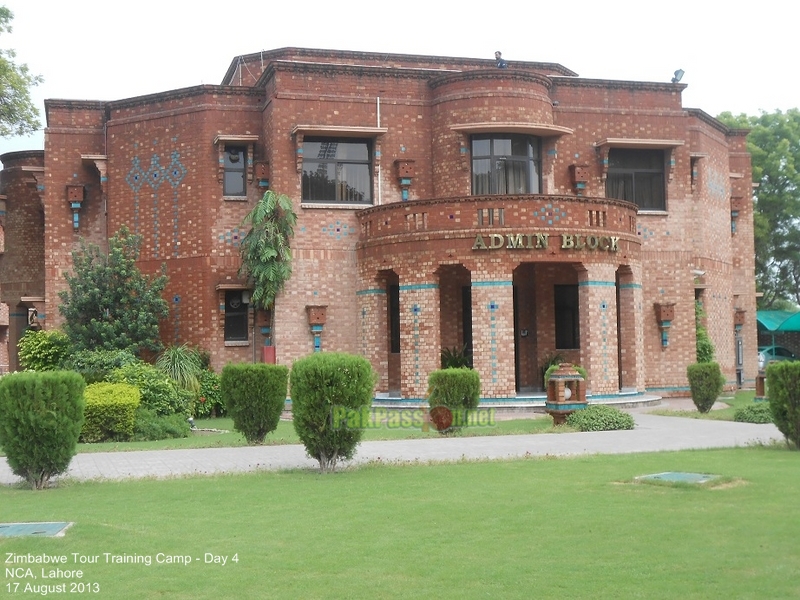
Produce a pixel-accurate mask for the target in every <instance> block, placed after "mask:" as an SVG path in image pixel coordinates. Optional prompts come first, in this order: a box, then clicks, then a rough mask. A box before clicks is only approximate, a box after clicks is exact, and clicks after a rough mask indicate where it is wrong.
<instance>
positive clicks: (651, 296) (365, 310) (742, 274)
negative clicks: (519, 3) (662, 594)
mask: <svg viewBox="0 0 800 600" xmlns="http://www.w3.org/2000/svg"><path fill="white" fill-rule="evenodd" d="M554 76H557V77H554ZM224 82H225V83H226V84H228V85H221V86H210V85H203V86H196V87H193V88H187V89H183V90H173V91H168V92H164V93H161V94H155V95H152V96H145V97H140V98H131V99H127V100H119V101H114V102H106V103H103V102H84V101H53V100H50V101H48V102H47V112H48V129H47V138H46V146H45V153H44V157H43V158H42V157H39V159H38V160H39V161H40V162H39V163H38V164H40V165H42V164H43V167H44V170H43V181H42V184H41V187H40V188H37V190H38V191H37V192H36V193H37V194H39V196H40V197H41V201H42V203H43V205H44V215H45V216H44V223H43V225H41V226H40V227H41V231H40V232H39V233H38V234H35V235H31V237H30V239H29V240H28V241H21V242H20V245H19V246H18V245H17V244H16V243H15V244H13V245H12V243H11V242H12V235H20V233H19V232H16V233H13V234H12V232H11V230H10V229H9V227H8V225H7V226H6V230H5V234H6V238H7V239H6V244H5V246H6V253H5V254H4V255H3V258H0V277H4V275H2V273H4V271H3V269H2V265H3V264H4V263H3V261H5V264H10V263H12V262H13V260H17V259H16V258H15V259H13V260H10V259H9V256H10V254H11V252H10V251H9V249H11V248H12V247H13V248H14V253H15V256H16V255H17V253H20V252H22V251H23V250H22V248H23V247H24V248H26V250H25V251H26V252H27V251H28V248H30V249H32V250H31V251H35V252H38V253H39V254H38V255H37V256H38V257H39V258H36V259H31V262H28V263H27V264H31V265H38V266H37V267H36V269H38V271H37V273H39V274H38V275H36V277H38V281H39V282H40V283H39V285H40V287H43V289H41V290H40V292H41V293H42V294H43V295H44V296H45V298H46V308H47V310H46V311H44V312H45V313H46V316H47V318H46V319H45V320H44V323H45V325H46V326H47V327H55V326H57V325H58V324H59V317H58V315H57V308H56V307H57V305H58V291H59V290H61V289H63V288H64V283H63V277H62V274H63V272H64V271H66V270H68V269H69V268H70V253H71V252H72V251H73V250H74V249H75V248H76V247H77V244H78V240H79V238H80V237H83V238H84V239H87V240H89V241H92V242H95V243H99V244H101V245H102V244H105V243H106V240H107V237H108V236H109V235H110V234H113V232H115V231H116V230H117V229H118V228H119V227H120V226H121V225H123V224H126V225H128V226H129V227H130V228H132V229H134V230H135V231H137V232H139V233H140V234H141V235H142V236H143V251H142V257H141V261H140V265H141V267H142V269H143V270H144V271H145V272H147V273H156V272H158V271H160V269H161V268H162V266H163V267H164V268H166V271H167V273H168V275H169V277H170V282H169V285H168V288H167V290H166V292H165V296H166V298H167V299H168V300H169V303H170V311H171V312H170V317H169V319H168V320H167V322H165V323H164V324H163V325H164V326H163V327H162V335H163V338H164V342H165V343H182V342H189V343H193V344H197V345H199V346H201V347H204V348H206V349H208V350H209V351H210V353H211V356H212V364H213V365H214V366H215V367H216V368H220V367H222V366H224V364H226V363H227V362H231V361H242V360H244V361H249V360H253V359H254V357H257V356H258V348H259V347H260V346H261V345H262V344H263V343H264V336H263V335H262V334H261V332H260V331H259V330H258V328H255V323H252V322H251V325H253V326H254V327H253V328H252V329H251V337H253V338H254V339H251V340H250V344H249V345H248V346H231V345H225V343H224V340H223V331H224V329H223V325H224V311H222V312H221V311H220V308H219V307H220V299H221V298H224V291H223V290H222V289H221V288H220V286H223V287H224V286H230V285H242V284H243V283H244V282H242V281H241V278H240V276H239V274H238V269H239V264H240V261H239V253H238V252H239V246H238V244H239V243H240V240H241V238H242V236H243V235H244V232H245V229H244V227H243V226H242V219H243V218H244V216H245V215H246V214H247V212H248V211H249V210H250V208H252V206H253V205H254V203H255V202H256V200H257V199H258V197H259V196H260V194H261V193H262V192H263V189H262V188H260V187H259V185H258V181H256V179H255V178H253V177H251V173H252V171H253V169H252V166H251V165H253V164H254V163H255V162H264V163H267V164H268V165H269V171H270V182H269V183H270V186H271V187H272V189H275V190H276V191H278V192H281V193H285V194H288V195H289V196H290V197H291V198H292V199H293V201H294V203H295V209H296V211H297V213H298V223H297V228H296V235H295V237H294V239H293V240H292V248H293V252H294V257H295V258H294V262H293V268H294V273H293V276H292V278H291V279H290V280H289V282H288V283H287V286H286V289H285V291H284V292H283V294H281V296H279V298H278V301H277V304H276V307H275V330H274V332H273V333H274V337H273V341H274V343H275V345H276V348H277V357H278V361H279V362H281V363H283V364H287V365H291V363H292V361H294V360H295V359H296V358H298V357H300V356H303V355H305V354H307V353H309V352H311V351H312V350H313V347H314V336H313V334H312V332H311V330H310V327H309V323H308V313H307V310H306V307H307V306H312V305H313V306H326V307H327V321H326V323H325V325H324V327H323V331H322V333H321V338H320V339H321V347H322V349H323V350H342V351H348V352H356V353H361V354H364V355H365V356H368V357H369V359H370V361H371V362H372V364H373V366H374V367H375V369H376V371H377V372H378V374H379V380H378V384H377V389H378V391H381V392H397V391H400V392H401V393H402V394H403V396H404V397H407V398H422V397H423V396H424V394H425V387H426V384H427V373H428V372H430V370H432V369H435V368H438V366H439V351H440V349H441V348H442V347H453V346H459V345H461V344H463V342H464V341H465V332H464V331H463V329H464V328H463V319H462V316H463V304H462V295H461V290H462V289H463V288H464V287H465V286H469V287H470V289H471V293H472V305H471V310H472V329H473V346H474V353H475V364H476V368H477V369H478V370H479V372H480V374H481V377H482V380H483V384H484V390H483V395H484V396H485V397H487V398H511V397H514V396H515V395H516V393H517V389H518V388H519V389H520V390H534V389H537V387H538V386H539V385H540V377H541V372H540V367H541V363H542V362H543V360H544V358H545V357H546V356H547V355H549V354H551V353H553V352H556V351H559V352H560V353H562V354H563V355H564V356H565V357H566V358H567V360H570V361H574V362H579V363H582V364H584V366H586V368H587V369H588V370H589V372H590V381H589V388H590V389H591V390H592V392H593V393H595V394H599V395H603V394H613V393H615V392H616V390H618V389H619V388H623V389H626V390H631V389H635V390H638V391H644V390H653V391H657V392H659V393H665V394H672V393H685V390H686V387H687V383H686V375H685V372H686V366H687V365H688V364H689V363H690V362H692V361H693V359H694V344H695V330H694V298H695V293H697V294H700V295H702V299H703V302H704V305H705V306H706V309H707V311H708V313H709V316H708V319H707V325H708V329H709V332H710V335H711V337H712V340H713V341H714V343H715V345H716V348H717V358H718V360H719V362H720V363H721V365H722V368H723V371H724V373H725V376H726V379H727V380H728V382H729V386H731V385H733V384H734V383H735V382H736V380H737V378H742V379H743V380H744V381H745V382H750V381H753V380H754V377H755V369H756V363H755V361H756V353H755V347H756V328H755V285H754V261H753V244H752V198H751V193H750V187H749V185H750V184H749V182H750V178H751V170H750V161H749V156H748V155H747V152H746V147H745V138H744V135H745V134H744V132H739V131H730V130H728V129H726V128H725V127H723V126H722V125H721V124H719V123H718V122H716V121H715V120H714V119H712V118H711V117H709V116H708V115H706V114H705V113H702V111H697V110H687V109H684V108H683V107H682V106H681V98H680V91H681V90H682V89H683V86H682V85H680V84H666V83H665V84H658V83H637V82H613V81H605V80H587V79H580V78H577V77H574V73H572V72H571V71H569V70H568V69H566V68H564V67H561V66H560V65H554V64H547V63H515V64H514V65H512V68H510V69H508V70H497V69H494V68H493V62H492V61H491V60H483V59H455V58H443V57H427V56H407V55H388V56H387V55H385V54H381V53H367V52H328V51H324V52H323V51H316V50H310V49H302V48H287V49H281V50H274V51H268V52H261V53H257V54H253V55H247V56H244V57H237V58H236V59H235V60H234V62H233V63H232V64H231V67H230V69H229V70H228V72H227V73H226V74H225V77H224ZM490 123H496V124H498V125H497V127H498V128H499V129H500V130H503V131H509V130H510V131H519V132H529V133H533V134H536V135H541V136H542V138H541V140H542V147H541V151H542V157H541V171H542V172H541V178H542V186H541V187H542V189H541V195H535V196H534V195H532V196H507V197H497V196H487V197H473V196H471V195H470V192H471V174H470V172H471V156H470V135H471V134H472V133H476V132H482V131H490V130H491V126H488V127H489V129H487V125H486V124H490ZM315 132H316V134H320V135H323V134H325V133H328V134H331V135H336V132H340V133H341V132H345V133H343V135H349V136H353V137H366V138H369V139H370V140H371V143H372V151H373V156H372V159H373V198H374V204H375V206H374V207H373V208H369V209H367V210H357V209H355V208H353V207H347V206H338V207H337V206H328V205H316V206H312V205H308V204H303V203H302V199H301V172H300V171H301V167H302V156H303V154H302V150H303V140H304V136H307V135H314V134H315ZM359 132H361V133H359ZM218 136H220V139H222V140H223V141H220V142H217V143H215V139H217V138H218ZM231 136H250V137H247V140H249V141H247V142H246V143H245V145H246V146H247V147H248V149H249V156H248V181H247V195H246V196H245V197H244V198H241V199H232V198H225V197H223V194H222V184H221V182H220V178H219V174H220V166H219V165H220V163H219V159H220V155H221V152H222V151H223V150H224V143H225V142H224V140H225V139H226V138H227V139H235V138H234V137H231ZM614 139H617V140H619V139H626V140H631V139H637V140H649V141H650V143H651V144H656V145H657V146H658V147H659V148H663V149H664V153H665V157H666V166H665V180H666V203H667V206H666V208H667V210H666V211H664V212H642V213H638V214H637V212H636V211H635V209H634V208H633V207H632V206H631V205H629V204H627V203H624V202H618V201H615V200H610V199H606V198H605V197H604V196H605V175H606V172H607V167H608V163H607V158H608V149H609V147H611V146H610V144H612V143H614V142H609V141H608V140H614ZM92 157H104V158H102V160H101V161H100V162H98V160H97V159H96V158H92ZM397 161H405V162H406V163H407V161H413V164H414V174H413V176H412V177H411V183H410V185H408V184H407V182H406V183H403V185H401V182H400V180H399V177H398V171H397V169H396V167H395V165H396V162H397ZM7 162H8V161H6V160H4V166H5V170H4V172H3V179H2V181H3V185H4V186H5V187H6V188H8V189H11V188H13V185H14V184H13V182H12V180H13V168H14V166H13V165H12V164H11V163H10V162H9V163H8V164H5V163H7ZM11 162H13V160H12V161H11ZM100 164H102V168H103V169H105V174H103V173H102V172H100V169H101V167H100V166H98V165H100ZM576 173H579V174H580V178H581V181H580V183H581V186H578V185H577V179H576V177H577V175H576ZM67 185H82V186H84V189H85V198H86V199H85V201H84V203H83V208H82V209H81V213H80V227H79V230H78V231H75V230H74V228H73V226H72V211H71V209H70V207H69V205H68V204H67V202H66V200H65V190H66V186H67ZM404 188H406V189H407V192H408V199H409V201H408V202H403V201H402V199H403V192H404ZM5 193H6V195H8V196H9V199H10V198H11V195H9V192H8V191H6V192H5ZM29 193H30V190H28V191H26V194H29ZM578 193H580V196H578ZM26 197H28V196H26ZM30 198H32V199H33V200H32V201H35V200H36V194H34V195H32V196H30ZM9 206H11V203H10V202H9ZM106 209H107V210H106ZM732 210H733V211H735V212H736V214H737V216H736V218H735V224H736V226H735V231H733V230H732V224H731V221H732ZM8 214H9V218H10V214H11V213H10V209H9V213H8ZM35 218H36V217H35V215H29V216H27V217H25V220H26V223H27V222H28V221H31V222H33V221H35ZM28 231H34V232H35V229H33V230H31V229H30V228H28ZM537 234H539V235H537ZM478 235H480V236H481V239H482V240H483V243H484V244H485V245H486V246H487V249H486V250H483V249H480V248H479V249H473V245H475V244H476V243H477V242H476V239H477V236H478ZM562 235H569V236H572V237H571V238H570V239H571V244H570V243H567V242H565V241H564V238H562V237H561V236H562ZM509 236H511V237H509ZM578 236H580V237H578ZM612 238H613V239H614V242H613V246H614V250H613V251H612V250H611V249H610V246H611V245H612V241H611V240H612ZM495 244H498V245H499V246H501V247H498V248H496V249H490V248H488V247H489V246H493V245H495ZM537 246H538V247H537ZM17 248H19V249H17ZM25 262H26V261H24V260H19V263H20V264H22V263H25ZM36 269H35V270H36ZM698 273H702V275H698ZM2 282H3V280H0V284H2ZM389 283H394V284H398V285H400V288H401V305H400V312H401V345H402V351H401V353H400V354H399V355H397V354H393V353H391V352H390V351H389V347H388V333H389V323H388V308H387V295H386V290H387V286H388V284H389ZM563 283H568V284H572V285H579V286H580V287H579V289H580V319H581V322H580V328H581V344H580V348H575V349H558V348H556V347H555V331H554V318H555V306H554V298H553V287H552V286H553V285H555V284H563ZM9 285H11V284H10V283H9V284H8V285H5V286H3V287H0V294H3V297H5V296H4V295H5V294H6V290H7V289H10V288H9ZM515 290H516V298H515ZM700 290H702V291H700ZM0 300H2V298H0ZM515 302H516V310H515ZM666 302H670V303H674V304H675V311H676V316H675V320H674V322H673V323H672V326H671V328H670V332H669V345H668V346H662V344H661V331H660V329H659V324H658V322H657V321H656V319H655V314H654V305H655V304H657V303H666ZM736 309H739V310H744V311H745V315H746V318H745V326H744V327H743V329H742V330H741V336H742V339H743V343H744V348H745V356H746V359H745V364H744V367H743V370H742V371H741V372H737V366H736V365H735V352H734V349H735V337H734V327H733V315H734V313H735V310H736ZM12 312H13V308H12ZM618 315H619V319H618V318H617V316H618ZM11 319H12V320H13V316H12V317H11ZM617 321H619V326H618V325H617ZM523 331H525V332H527V334H528V335H523V333H522V332H523ZM515 350H516V351H515ZM0 359H2V356H1V355H0Z"/></svg>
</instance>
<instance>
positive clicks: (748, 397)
mask: <svg viewBox="0 0 800 600" xmlns="http://www.w3.org/2000/svg"><path fill="white" fill-rule="evenodd" d="M755 395H756V393H755V391H754V390H737V391H736V393H735V394H734V395H733V396H731V395H723V396H720V398H719V400H718V402H722V403H724V404H727V405H728V407H727V408H721V409H718V410H710V411H709V412H707V413H705V414H703V413H700V412H698V411H696V410H668V409H656V410H651V411H649V412H650V414H653V415H661V416H663V417H685V418H687V419H705V420H709V421H733V415H734V414H735V413H736V410H737V409H738V408H743V407H745V406H748V405H750V404H753V398H754V397H755ZM667 402H669V399H667Z"/></svg>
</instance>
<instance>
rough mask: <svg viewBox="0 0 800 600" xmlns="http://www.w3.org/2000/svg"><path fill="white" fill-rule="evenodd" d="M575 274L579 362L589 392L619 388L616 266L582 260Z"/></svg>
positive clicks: (611, 390)
mask: <svg viewBox="0 0 800 600" xmlns="http://www.w3.org/2000/svg"><path fill="white" fill-rule="evenodd" d="M584 267H585V269H586V270H584V271H582V272H580V273H579V274H578V290H579V291H578V293H579V301H580V308H579V311H580V327H581V330H580V335H581V366H582V367H583V368H585V369H586V370H587V372H588V374H589V385H588V386H587V389H588V390H590V391H591V393H592V395H593V396H600V395H603V394H614V393H616V392H617V391H619V361H618V354H617V349H618V337H617V285H616V272H615V271H616V269H615V267H614V265H608V264H585V265H584Z"/></svg>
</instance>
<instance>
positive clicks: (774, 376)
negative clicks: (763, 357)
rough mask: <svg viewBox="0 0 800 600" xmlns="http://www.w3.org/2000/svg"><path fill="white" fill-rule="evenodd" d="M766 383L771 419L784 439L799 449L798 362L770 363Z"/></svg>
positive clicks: (799, 400)
mask: <svg viewBox="0 0 800 600" xmlns="http://www.w3.org/2000/svg"><path fill="white" fill-rule="evenodd" d="M767 384H768V385H769V393H768V394H767V395H768V396H769V407H770V409H771V411H772V421H773V422H774V423H775V425H776V426H777V428H778V429H779V430H780V432H781V433H782V434H783V435H784V437H785V438H786V441H787V442H789V443H790V444H793V445H794V447H795V448H796V449H798V450H800V362H792V361H783V362H774V363H770V364H769V366H767Z"/></svg>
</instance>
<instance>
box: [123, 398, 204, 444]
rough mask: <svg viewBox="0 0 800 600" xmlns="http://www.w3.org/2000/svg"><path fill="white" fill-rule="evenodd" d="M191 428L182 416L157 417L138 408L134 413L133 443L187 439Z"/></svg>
mask: <svg viewBox="0 0 800 600" xmlns="http://www.w3.org/2000/svg"><path fill="white" fill-rule="evenodd" d="M191 433H192V428H191V427H190V426H189V421H187V420H186V418H185V417H184V416H183V415H177V414H176V415H166V416H164V415H159V414H157V413H156V412H155V411H154V410H150V409H149V408H144V407H142V406H140V407H139V408H138V409H137V411H136V426H135V428H134V433H133V441H134V442H152V441H155V440H167V439H172V438H185V437H189V436H190V435H191Z"/></svg>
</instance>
